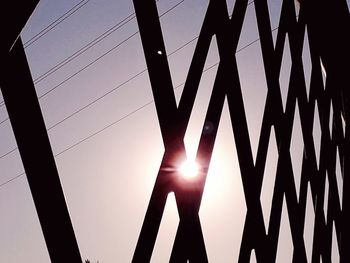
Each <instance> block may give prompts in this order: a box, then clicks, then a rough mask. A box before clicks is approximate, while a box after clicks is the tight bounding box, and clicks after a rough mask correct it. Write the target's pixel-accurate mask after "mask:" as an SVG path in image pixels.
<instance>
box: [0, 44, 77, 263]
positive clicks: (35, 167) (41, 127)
mask: <svg viewBox="0 0 350 263" xmlns="http://www.w3.org/2000/svg"><path fill="white" fill-rule="evenodd" d="M1 63H2V68H3V72H2V73H3V74H2V75H1V79H0V81H1V83H0V84H1V90H2V94H3V97H4V101H5V104H6V108H7V111H8V114H9V117H10V121H11V124H12V128H13V132H14V135H15V138H16V141H17V145H18V149H19V152H20V155H21V158H22V162H23V165H24V169H25V172H26V175H27V179H28V183H29V186H30V190H31V192H32V196H33V200H34V204H35V207H36V210H37V213H38V217H39V221H40V224H41V228H42V231H43V235H44V238H45V241H46V245H47V248H48V252H49V255H50V258H51V262H53V263H62V262H72V263H78V262H82V260H81V256H80V252H79V249H78V244H77V241H76V238H75V235H74V231H73V226H72V223H71V220H70V217H69V212H68V209H67V206H66V202H65V198H64V194H63V190H62V187H61V184H60V179H59V175H58V171H57V168H56V164H55V160H54V157H53V153H52V149H51V145H50V141H49V137H48V134H47V131H46V127H45V123H44V119H43V117H42V114H41V110H40V105H39V101H38V98H37V95H36V92H35V87H34V84H33V81H32V78H31V74H30V69H29V66H28V63H27V60H26V56H25V53H24V49H23V45H22V42H21V39H20V38H19V39H18V40H17V41H16V43H15V45H14V47H13V48H12V49H11V52H9V53H8V55H7V56H6V57H5V58H4V57H3V58H2V61H1Z"/></svg>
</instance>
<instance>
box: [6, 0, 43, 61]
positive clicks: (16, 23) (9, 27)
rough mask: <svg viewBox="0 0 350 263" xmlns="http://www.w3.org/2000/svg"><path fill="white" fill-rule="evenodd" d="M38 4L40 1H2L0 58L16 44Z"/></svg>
mask: <svg viewBox="0 0 350 263" xmlns="http://www.w3.org/2000/svg"><path fill="white" fill-rule="evenodd" d="M38 3H39V0H26V1H2V3H1V11H2V15H1V16H0V25H1V33H2V34H1V41H0V57H2V56H3V55H2V54H6V53H7V52H8V51H9V50H10V48H11V47H12V45H13V44H14V43H15V41H16V39H17V38H18V37H19V34H20V33H21V31H22V28H23V27H24V25H25V24H26V23H27V20H28V18H29V17H30V15H31V14H32V12H33V11H34V9H35V7H36V6H37V4H38ZM5 14H6V15H5ZM2 66H3V65H2Z"/></svg>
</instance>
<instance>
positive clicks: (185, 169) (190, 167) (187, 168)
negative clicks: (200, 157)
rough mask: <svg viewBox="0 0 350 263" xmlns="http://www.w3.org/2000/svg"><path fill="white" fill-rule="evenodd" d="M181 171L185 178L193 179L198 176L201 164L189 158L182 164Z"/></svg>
mask: <svg viewBox="0 0 350 263" xmlns="http://www.w3.org/2000/svg"><path fill="white" fill-rule="evenodd" d="M179 171H180V173H181V175H182V176H183V177H184V178H186V179H192V178H195V177H196V176H198V174H199V165H198V164H197V162H196V161H194V160H188V159H187V160H186V161H184V162H183V163H182V164H181V166H180V168H179Z"/></svg>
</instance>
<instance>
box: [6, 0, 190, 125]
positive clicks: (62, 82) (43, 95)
mask: <svg viewBox="0 0 350 263" xmlns="http://www.w3.org/2000/svg"><path fill="white" fill-rule="evenodd" d="M184 1H185V0H182V1H180V2H178V3H177V4H175V5H174V6H172V7H171V8H169V9H168V10H166V11H165V12H164V13H162V14H161V15H160V16H159V18H161V17H163V16H164V15H166V14H168V13H169V12H171V11H173V10H174V9H175V8H176V7H178V6H179V5H180V4H182V3H183V2H184ZM131 15H133V14H131ZM131 15H129V16H131ZM129 16H128V17H129ZM124 20H125V19H124ZM126 23H127V22H126ZM124 25H125V23H124ZM121 26H122V25H121ZM138 33H139V31H136V32H134V33H133V34H131V35H130V36H129V37H127V38H126V39H124V40H122V41H121V42H119V43H118V44H116V45H115V46H113V47H112V48H111V49H109V50H107V51H106V52H105V53H103V54H102V55H100V56H99V57H97V58H96V59H94V60H93V61H91V62H90V63H89V64H87V65H85V66H84V67H83V68H81V69H80V70H78V71H77V72H75V73H73V74H72V75H70V76H69V77H68V78H66V79H64V80H63V81H61V82H60V83H59V84H57V85H55V86H54V87H52V88H51V89H49V90H48V91H46V92H45V93H44V94H42V95H41V96H39V97H38V98H39V99H41V98H43V97H45V96H46V95H48V94H49V93H51V92H52V91H54V90H55V89H57V88H58V87H60V86H62V85H63V84H65V83H66V82H67V81H69V80H71V79H72V78H74V77H75V76H77V75H78V74H80V73H81V72H83V71H84V70H86V69H87V68H89V67H90V66H92V65H93V64H95V63H96V62H97V61H99V60H101V59H102V58H104V57H105V56H107V55H108V54H110V53H111V52H112V51H114V50H116V49H117V48H118V47H120V46H121V45H122V44H124V43H125V42H127V41H128V40H130V39H131V38H132V37H134V36H136V35H137V34H138ZM98 42H99V41H98ZM98 42H96V43H94V44H93V45H92V46H91V47H93V46H94V45H96V44H97V43H98ZM91 47H89V48H91ZM67 63H69V61H68V62H66V63H64V64H67ZM62 66H64V65H62ZM3 105H4V101H2V103H1V104H0V107H1V106H3ZM6 120H8V118H7V119H6ZM3 122H4V121H2V122H1V123H3Z"/></svg>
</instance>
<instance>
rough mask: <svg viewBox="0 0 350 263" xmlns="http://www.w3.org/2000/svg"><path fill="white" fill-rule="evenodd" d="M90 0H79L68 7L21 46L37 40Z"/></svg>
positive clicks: (25, 46) (29, 44)
mask: <svg viewBox="0 0 350 263" xmlns="http://www.w3.org/2000/svg"><path fill="white" fill-rule="evenodd" d="M89 1H90V0H81V1H80V2H79V3H77V4H76V5H75V6H73V7H72V8H71V9H69V10H68V11H67V12H65V13H64V14H63V15H61V16H60V17H59V18H57V19H56V20H55V21H53V22H52V23H51V24H49V25H48V26H46V27H45V28H44V29H42V30H41V31H40V32H38V33H37V34H36V35H34V36H33V37H31V38H30V39H29V40H27V41H26V42H25V43H24V44H23V47H24V48H25V49H26V48H28V47H29V46H31V45H32V44H33V43H35V42H36V41H38V39H40V38H42V37H43V36H44V35H46V34H47V33H48V32H50V31H51V30H52V29H54V28H55V27H56V26H58V25H59V24H61V23H62V22H63V21H64V20H66V19H67V18H69V17H70V16H71V15H73V14H74V13H76V12H77V11H78V10H79V9H80V8H82V7H83V6H85V5H86V4H87V3H88V2H89Z"/></svg>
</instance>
